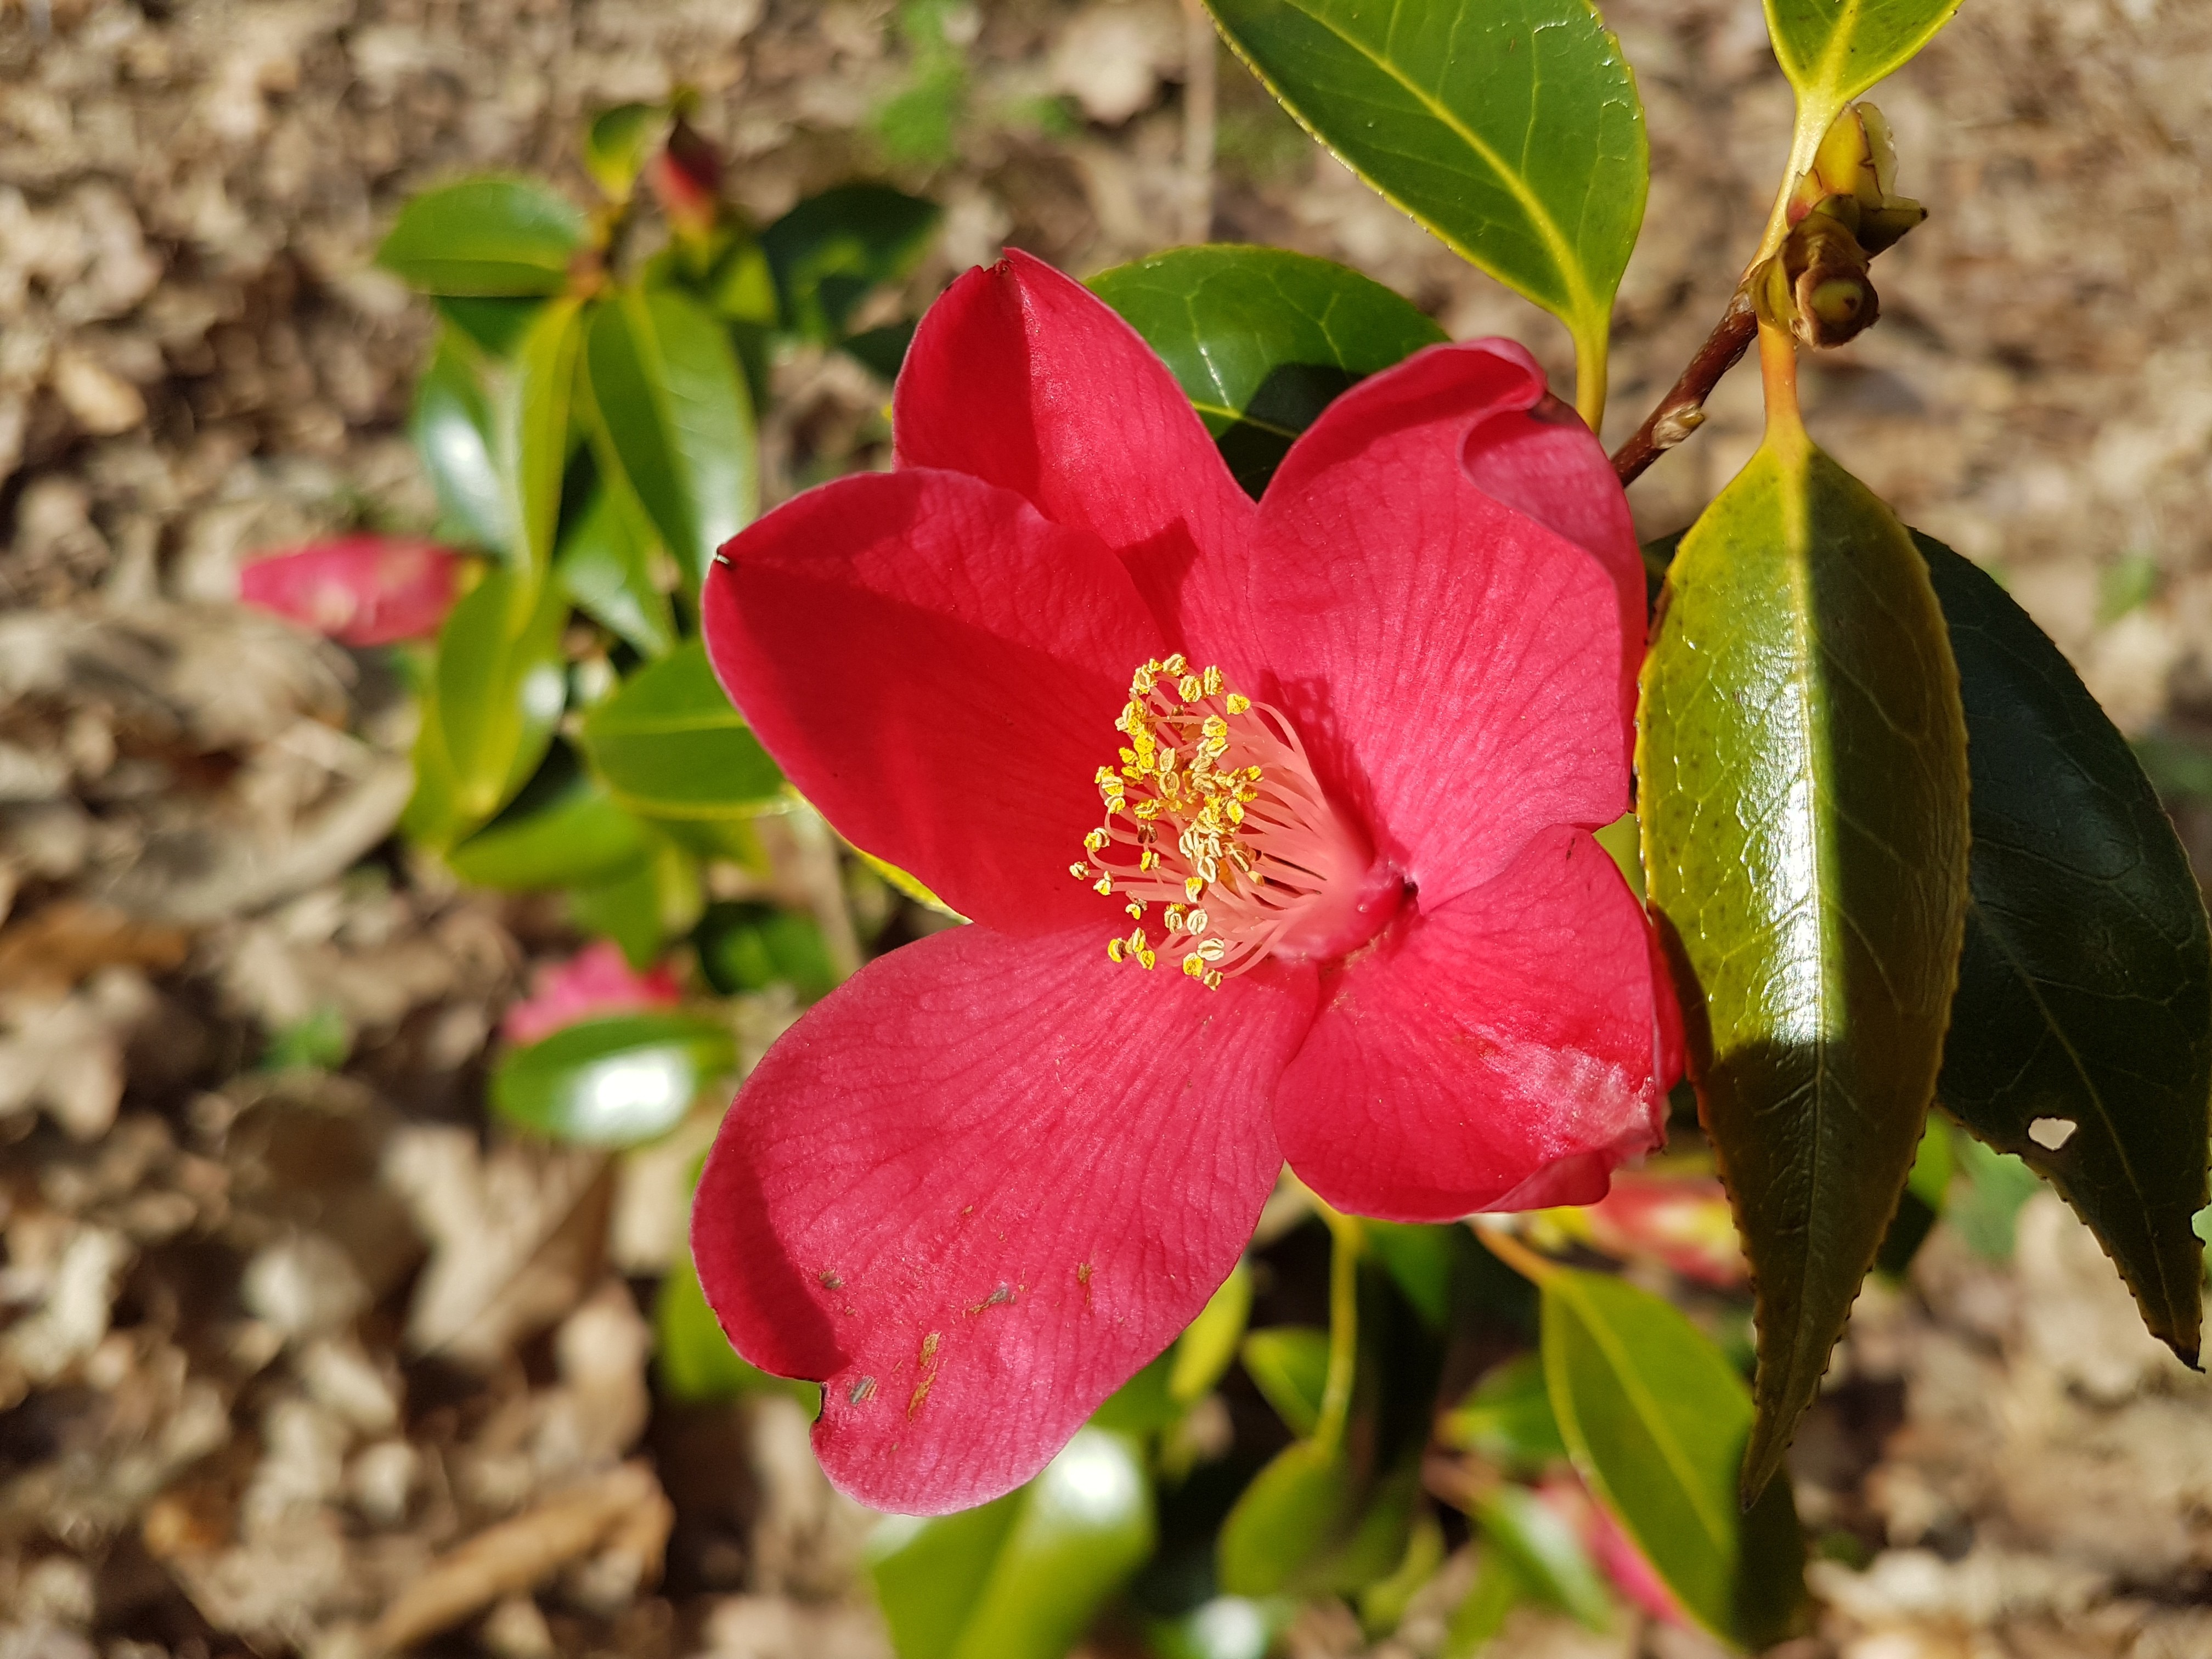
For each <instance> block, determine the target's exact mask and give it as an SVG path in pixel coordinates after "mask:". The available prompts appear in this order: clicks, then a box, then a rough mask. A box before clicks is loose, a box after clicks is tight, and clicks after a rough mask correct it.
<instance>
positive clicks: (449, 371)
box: [407, 329, 514, 553]
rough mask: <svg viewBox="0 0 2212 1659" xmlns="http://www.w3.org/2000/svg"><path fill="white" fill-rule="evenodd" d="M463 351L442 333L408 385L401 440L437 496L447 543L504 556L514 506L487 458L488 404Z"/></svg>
mask: <svg viewBox="0 0 2212 1659" xmlns="http://www.w3.org/2000/svg"><path fill="white" fill-rule="evenodd" d="M407 430H408V435H409V436H410V437H411V438H412V439H413V440H414V441H415V448H416V453H418V454H420V455H421V456H422V465H423V468H424V470H425V471H428V473H429V475H430V483H431V485H432V487H433V488H434V489H436V490H437V492H438V505H439V507H440V508H441V510H442V512H443V513H444V515H445V516H444V518H443V520H441V529H443V530H445V531H446V532H447V534H449V535H450V536H452V537H453V538H454V539H457V540H460V541H466V542H473V543H475V544H477V545H478V546H480V547H489V548H495V549H497V550H499V551H501V552H502V553H503V552H505V551H507V549H508V548H510V547H511V546H513V542H514V513H513V502H512V501H510V500H509V499H508V496H507V486H506V485H505V484H504V483H501V481H500V476H499V467H498V465H497V463H495V461H494V460H493V459H492V443H493V437H492V411H491V404H490V402H489V399H488V398H486V397H485V395H484V389H483V383H482V382H481V381H480V380H478V379H477V372H476V368H475V367H474V365H473V363H472V362H471V349H470V348H468V347H466V346H465V345H462V344H460V343H459V342H458V341H457V340H456V339H455V337H454V334H453V331H452V330H451V329H448V330H447V331H445V332H444V333H442V334H441V336H440V337H439V340H438V348H437V350H436V351H435V353H433V354H432V356H431V358H430V367H429V368H427V369H425V370H424V371H423V373H422V379H421V380H418V381H417V382H416V386H415V412H414V415H413V416H412V417H411V418H410V420H409V422H408V426H407Z"/></svg>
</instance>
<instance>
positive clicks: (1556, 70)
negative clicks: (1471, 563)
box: [1210, 0, 1650, 401]
mask: <svg viewBox="0 0 2212 1659" xmlns="http://www.w3.org/2000/svg"><path fill="white" fill-rule="evenodd" d="M1210 3H1211V5H1212V11H1213V15H1215V17H1216V18H1218V20H1219V21H1220V23H1221V27H1222V30H1223V32H1224V33H1225V34H1226V35H1227V36H1228V37H1229V42H1230V44H1231V46H1234V47H1235V48H1236V49H1237V52H1238V54H1239V55H1240V56H1242V57H1243V58H1244V60H1245V61H1246V62H1247V63H1249V64H1251V66H1252V67H1253V69H1254V70H1256V71H1257V72H1258V74H1259V76H1260V78H1261V80H1263V81H1264V82H1267V87H1268V89H1269V90H1270V91H1272V92H1273V94H1275V96H1276V97H1277V98H1278V99H1279V100H1281V101H1282V102H1283V103H1284V104H1285V106H1288V107H1289V109H1290V111H1291V113H1292V114H1294V115H1296V116H1297V118H1298V119H1299V120H1300V121H1301V122H1303V123H1304V125H1306V127H1307V128H1309V129H1310V131H1313V132H1314V133H1315V134H1316V136H1317V137H1320V138H1321V140H1322V142H1323V143H1326V144H1328V147H1329V148H1330V149H1333V150H1334V151H1335V152H1336V153H1337V154H1338V155H1340V156H1341V157H1342V158H1343V159H1344V160H1345V161H1346V162H1347V163H1348V164H1349V165H1350V166H1351V167H1352V169H1353V171H1355V172H1356V173H1358V174H1359V175H1360V177H1362V178H1363V179H1366V180H1367V182H1368V183H1370V185H1374V186H1375V187H1376V189H1377V190H1379V191H1382V192H1383V195H1385V196H1387V197H1389V198H1390V200H1391V201H1393V202H1395V203H1396V204H1398V205H1399V206H1400V207H1401V208H1403V209H1405V210H1407V212H1408V213H1411V214H1412V215H1413V216H1414V217H1415V218H1417V219H1419V221H1420V222H1422V223H1423V224H1425V225H1426V226H1428V228H1430V229H1431V230H1433V231H1434V232H1436V234H1437V235H1438V236H1441V237H1442V238H1443V240H1445V241H1446V242H1448V243H1449V244H1450V245H1451V246H1452V247H1453V248H1455V250H1457V251H1458V252H1460V253H1462V255H1464V256H1465V257H1466V258H1469V259H1471V260H1473V261H1474V263H1475V264H1478V265H1480V266H1481V267H1482V269H1483V270H1486V271H1488V272H1489V273H1490V274H1491V275H1492V276H1495V277H1497V278H1498V280H1499V281H1500V282H1502V283H1505V284H1506V285H1507V286H1508V287H1510V288H1513V289H1517V290H1518V291H1519V292H1520V293H1522V294H1523V295H1527V296H1528V298H1529V299H1531V300H1533V301H1535V302H1536V303H1537V304H1538V305H1540V306H1542V307H1545V308H1546V309H1547V310H1548V311H1551V312H1553V313H1554V314H1556V315H1557V316H1559V318H1560V319H1562V320H1564V321H1565V323H1566V324H1567V326H1568V327H1569V329H1570V330H1571V331H1572V332H1573V334H1574V336H1575V339H1576V342H1577V346H1578V348H1579V349H1580V350H1581V352H1582V354H1583V356H1584V358H1585V359H1586V360H1589V359H1590V358H1592V357H1594V358H1595V361H1596V362H1599V363H1601V362H1603V357H1604V349H1605V338H1606V333H1607V329H1608V327H1609V325H1610V321H1611V318H1612V314H1613V293H1614V291H1615V290H1616V289H1618V288H1619V287H1620V276H1621V272H1622V271H1623V270H1625V269H1626V267H1627V264H1628V255H1629V252H1630V250H1631V249H1632V248H1633V247H1634V246H1635V245H1636V234H1637V231H1638V228H1639V227H1640V226H1641V225H1642V223H1643V222H1644V192H1645V190H1646V188H1647V186H1648V184H1649V181H1650V149H1649V146H1648V144H1647V143H1646V140H1645V137H1644V110H1643V106H1642V105H1641V104H1640V103H1639V102H1638V99H1637V95H1636V80H1635V76H1633V75H1632V73H1631V72H1630V70H1629V67H1628V64H1627V61H1626V59H1625V58H1623V57H1622V56H1621V52H1620V43H1619V42H1618V41H1617V40H1614V39H1613V36H1612V35H1611V34H1610V33H1607V30H1606V27H1605V25H1604V24H1603V22H1601V21H1600V19H1599V17H1598V14H1597V11H1596V9H1595V7H1593V6H1592V5H1591V4H1590V3H1589V0H1437V3H1432V4H1425V5H1419V6H1403V5H1390V6H1385V5H1376V4H1374V3H1371V0H1210ZM1578 401H1579V400H1578Z"/></svg>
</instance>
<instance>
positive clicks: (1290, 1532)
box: [1215, 1440, 1359, 1595]
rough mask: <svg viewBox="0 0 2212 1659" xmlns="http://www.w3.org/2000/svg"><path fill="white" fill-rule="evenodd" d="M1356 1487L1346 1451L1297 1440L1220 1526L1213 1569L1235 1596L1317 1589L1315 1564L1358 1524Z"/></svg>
mask: <svg viewBox="0 0 2212 1659" xmlns="http://www.w3.org/2000/svg"><path fill="white" fill-rule="evenodd" d="M1358 1500H1359V1490H1358V1480H1357V1479H1356V1476H1355V1474H1354V1473H1353V1470H1352V1462H1351V1459H1350V1458H1349V1457H1348V1456H1347V1455H1346V1453H1345V1451H1344V1449H1343V1448H1341V1447H1334V1448H1332V1447H1329V1446H1325V1445H1322V1444H1321V1443H1318V1442H1316V1441H1312V1440H1298V1441H1294V1442H1293V1443H1291V1444H1290V1445H1288V1446H1286V1447H1285V1448H1284V1449H1282V1450H1281V1451H1280V1452H1279V1453H1277V1454H1276V1455H1275V1457H1274V1460H1273V1462H1270V1463H1269V1464H1268V1465H1267V1468H1263V1469H1261V1471H1260V1473H1259V1474H1257V1475H1256V1476H1255V1477H1254V1478H1253V1481H1252V1484H1251V1485H1250V1486H1247V1487H1246V1488H1245V1489H1244V1491H1243V1494H1242V1495H1241V1496H1239V1497H1238V1498H1237V1504H1236V1507H1235V1508H1233V1509H1231V1510H1230V1512H1229V1516H1228V1518H1227V1519H1226V1520H1225V1521H1224V1522H1222V1523H1221V1533H1220V1536H1219V1538H1218V1540H1217V1541H1216V1556H1215V1564H1216V1565H1215V1571H1216V1575H1217V1577H1218V1578H1219V1581H1220V1583H1221V1588H1222V1589H1225V1590H1226V1591H1228V1592H1229V1594H1231V1595H1276V1594H1278V1593H1283V1592H1292V1593H1304V1592H1306V1591H1308V1590H1309V1589H1318V1588H1319V1587H1318V1586H1317V1585H1314V1584H1312V1583H1310V1569H1311V1565H1312V1564H1313V1563H1315V1562H1316V1561H1318V1560H1321V1559H1323V1558H1325V1557H1326V1556H1327V1555H1328V1553H1329V1551H1330V1550H1331V1548H1332V1547H1334V1546H1335V1545H1337V1544H1338V1543H1340V1541H1342V1540H1343V1539H1344V1537H1345V1536H1346V1534H1347V1533H1348V1532H1349V1531H1350V1529H1351V1528H1352V1526H1353V1525H1354V1524H1355V1523H1356V1522H1357V1519H1358Z"/></svg>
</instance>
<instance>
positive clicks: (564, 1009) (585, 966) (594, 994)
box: [500, 939, 684, 1043]
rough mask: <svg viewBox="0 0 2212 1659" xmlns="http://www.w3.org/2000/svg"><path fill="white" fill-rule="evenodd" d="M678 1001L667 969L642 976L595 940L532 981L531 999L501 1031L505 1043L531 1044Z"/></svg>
mask: <svg viewBox="0 0 2212 1659" xmlns="http://www.w3.org/2000/svg"><path fill="white" fill-rule="evenodd" d="M683 999H684V994H683V992H682V991H680V990H678V988H677V984H676V975H675V974H674V972H673V971H672V970H671V969H670V968H669V966H668V964H667V963H665V962H664V963H661V964H660V965H659V967H657V968H655V969H653V971H652V972H651V973H649V974H641V973H638V972H637V971H635V969H632V968H631V967H630V965H629V963H628V962H627V961H625V960H624V959H623V953H622V951H620V950H618V949H617V947H616V946H615V945H613V944H612V943H611V941H609V940H606V939H595V940H594V941H592V943H591V944H589V945H586V946H585V947H584V948H583V949H582V950H580V951H577V952H576V954H575V955H574V956H573V957H569V958H568V961H566V962H559V963H548V964H547V965H546V966H544V967H543V968H540V969H538V971H537V973H536V974H534V975H532V977H531V991H530V995H529V996H528V997H526V999H524V1000H522V1001H520V1002H518V1003H515V1004H514V1005H513V1006H511V1007H509V1008H508V1009H507V1018H505V1019H503V1020H502V1021H501V1022H500V1031H501V1035H503V1036H505V1037H506V1038H507V1041H508V1042H513V1043H526V1042H538V1041H539V1040H540V1039H541V1038H544V1037H549V1036H552V1035H553V1033H554V1032H556V1031H557V1030H561V1029H562V1027H563V1026H566V1025H574V1024H575V1023H576V1022H577V1021H578V1020H581V1019H590V1018H592V1017H594V1016H595V1015H599V1014H622V1013H629V1012H633V1011H635V1010H636V1009H640V1008H665V1007H669V1006H672V1005H673V1004H675V1003H678V1002H680V1001H682V1000H683Z"/></svg>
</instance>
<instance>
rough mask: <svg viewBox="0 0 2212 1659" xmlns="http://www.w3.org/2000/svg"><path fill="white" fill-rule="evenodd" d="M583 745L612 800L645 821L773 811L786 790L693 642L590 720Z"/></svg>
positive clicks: (637, 677)
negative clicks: (610, 791) (613, 795)
mask: <svg viewBox="0 0 2212 1659" xmlns="http://www.w3.org/2000/svg"><path fill="white" fill-rule="evenodd" d="M584 744H585V746H586V749H588V750H590V751H591V757H592V764H593V765H594V766H596V767H597V768H598V769H599V775H600V776H602V777H603V778H605V780H606V781H607V783H608V785H609V787H611V788H612V789H613V791H614V793H615V798H616V799H617V800H619V801H621V802H622V803H623V805H626V806H628V807H629V809H630V810H631V811H635V812H636V813H638V814H640V815H641V816H642V817H659V818H710V817H733V816H737V815H739V814H742V813H744V812H747V811H758V810H759V809H760V808H762V807H763V806H766V805H772V804H773V803H775V800H776V799H778V797H779V794H780V793H781V789H782V787H783V775H782V773H781V772H780V771H779V770H777V769H776V764H775V762H774V761H772V760H770V759H769V757H768V752H767V751H766V750H763V748H762V747H761V746H760V742H759V739H757V738H755V737H754V736H753V734H752V732H751V731H750V728H748V727H747V726H746V725H745V722H744V716H743V715H741V714H738V711H737V710H736V709H735V708H732V707H731V705H730V700H729V698H728V697H727V696H725V695H724V694H723V691H722V687H721V684H720V681H718V680H716V679H715V678H714V668H713V666H712V665H710V664H709V663H708V660H707V648H706V647H705V646H704V645H702V644H701V643H700V642H699V641H696V640H691V641H686V642H685V643H684V644H683V645H681V646H679V647H677V648H676V649H675V650H674V651H672V652H671V653H669V654H668V655H667V656H665V657H663V658H662V659H660V660H659V662H656V663H651V664H648V665H647V666H645V667H644V668H641V669H640V670H639V671H637V672H636V673H635V674H634V675H632V676H631V677H630V678H629V679H628V680H626V681H624V682H623V687H622V689H621V690H619V691H617V692H616V693H615V694H614V696H611V697H609V698H608V699H607V700H606V701H605V702H602V703H600V704H599V705H598V706H597V707H596V708H593V709H592V711H591V713H590V714H586V716H585V717H584Z"/></svg>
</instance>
